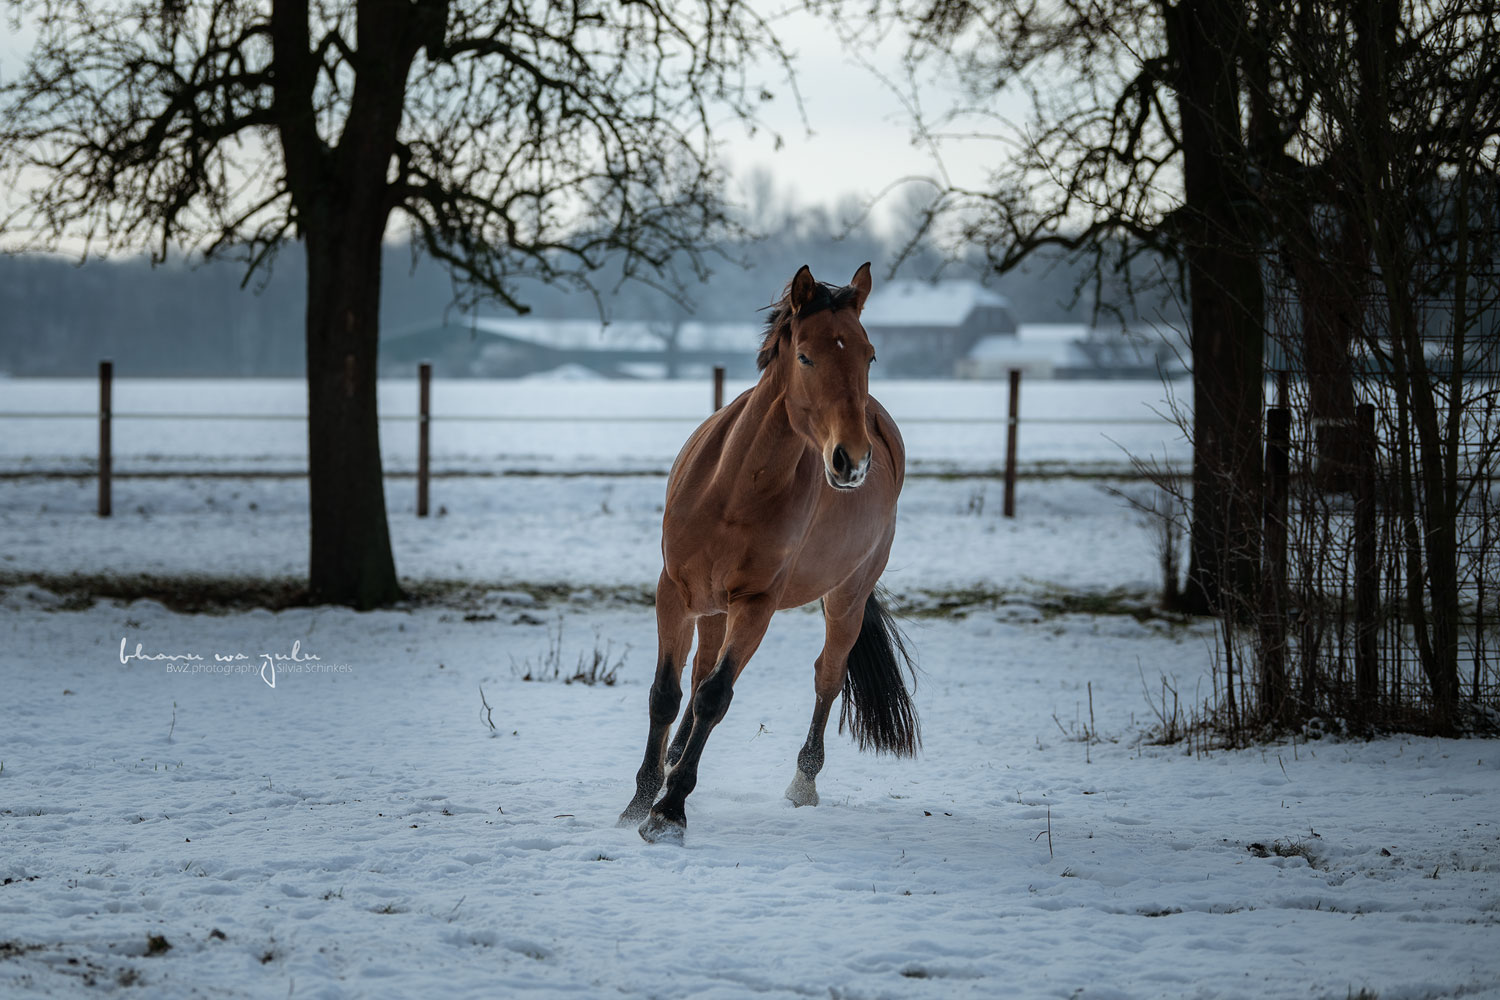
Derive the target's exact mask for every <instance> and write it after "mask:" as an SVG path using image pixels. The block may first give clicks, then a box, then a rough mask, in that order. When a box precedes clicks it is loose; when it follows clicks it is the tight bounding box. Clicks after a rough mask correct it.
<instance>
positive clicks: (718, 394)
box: [714, 365, 724, 413]
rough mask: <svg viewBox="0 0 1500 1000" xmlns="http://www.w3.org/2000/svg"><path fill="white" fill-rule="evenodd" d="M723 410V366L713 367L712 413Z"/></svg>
mask: <svg viewBox="0 0 1500 1000" xmlns="http://www.w3.org/2000/svg"><path fill="white" fill-rule="evenodd" d="M723 408H724V366H723V365H714V412H715V413H718V412H719V411H720V410H722V409H723Z"/></svg>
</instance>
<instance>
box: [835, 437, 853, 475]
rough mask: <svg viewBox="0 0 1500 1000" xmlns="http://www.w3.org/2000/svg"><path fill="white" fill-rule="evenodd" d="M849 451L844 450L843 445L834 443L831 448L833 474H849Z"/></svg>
mask: <svg viewBox="0 0 1500 1000" xmlns="http://www.w3.org/2000/svg"><path fill="white" fill-rule="evenodd" d="M849 469H850V464H849V453H848V452H847V451H845V450H844V446H843V445H841V444H840V445H834V448H833V474H834V475H836V476H839V477H844V476H847V475H849Z"/></svg>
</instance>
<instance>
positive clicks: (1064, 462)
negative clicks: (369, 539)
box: [0, 361, 1181, 517]
mask: <svg viewBox="0 0 1500 1000" xmlns="http://www.w3.org/2000/svg"><path fill="white" fill-rule="evenodd" d="M1021 374H1022V373H1021V372H1020V371H1019V370H1013V371H1011V372H1010V379H1009V385H1008V390H1009V391H1008V394H1007V398H1006V400H1005V403H1006V412H1005V413H1004V414H973V413H968V414H964V413H954V414H948V415H942V414H931V413H929V414H907V415H904V416H903V417H902V418H901V425H902V427H904V428H908V429H916V428H923V429H925V430H926V435H927V442H926V443H927V444H928V445H936V447H935V448H929V449H927V450H926V456H927V457H926V458H925V459H918V460H916V461H914V462H911V463H909V466H908V473H907V474H908V475H909V476H911V477H913V478H929V477H941V478H976V479H981V478H982V479H994V478H1003V479H1004V481H1005V494H1004V502H1003V512H1004V514H1005V515H1006V516H1007V517H1012V516H1014V514H1015V484H1016V480H1017V478H1018V476H1019V475H1020V474H1021V468H1020V462H1019V459H1018V455H1017V452H1018V450H1019V447H1018V443H1017V442H1018V438H1019V435H1018V431H1019V430H1020V429H1022V428H1033V429H1041V430H1040V433H1041V434H1042V435H1043V436H1044V437H1045V436H1047V434H1048V432H1047V431H1046V430H1045V428H1049V427H1055V428H1078V429H1082V428H1094V429H1097V430H1098V431H1099V433H1098V435H1097V436H1098V437H1101V438H1104V439H1106V440H1108V441H1109V442H1110V443H1111V444H1115V446H1116V447H1118V448H1119V454H1118V455H1114V456H1113V460H1109V459H1101V458H1100V457H1099V456H1098V455H1094V456H1093V457H1092V458H1087V457H1080V456H1079V455H1078V454H1077V453H1076V451H1075V452H1074V453H1073V454H1069V449H1068V448H1067V447H1059V442H1058V441H1057V440H1055V439H1054V440H1051V441H1050V442H1041V443H1038V444H1036V445H1031V444H1028V448H1032V447H1035V448H1036V452H1035V453H1039V454H1040V455H1041V457H1040V458H1037V459H1033V460H1031V461H1030V462H1029V463H1028V465H1027V467H1026V468H1025V470H1024V474H1025V476H1026V477H1028V478H1043V477H1046V478H1062V477H1079V476H1096V477H1108V478H1136V477H1142V476H1144V475H1145V473H1144V471H1143V470H1142V468H1141V466H1140V465H1139V463H1137V462H1136V460H1135V459H1134V458H1133V457H1132V454H1131V452H1129V451H1127V450H1126V449H1125V448H1124V447H1123V446H1120V445H1118V444H1116V442H1115V441H1114V439H1113V438H1111V437H1110V435H1109V433H1108V431H1109V430H1112V429H1116V428H1121V427H1134V428H1148V427H1150V428H1159V429H1161V430H1162V431H1163V432H1165V436H1166V437H1168V438H1177V437H1180V435H1181V428H1180V427H1179V425H1178V424H1177V422H1176V420H1175V419H1174V418H1173V416H1172V415H1169V414H1167V413H1163V412H1161V411H1157V410H1154V409H1153V410H1151V411H1150V412H1149V414H1148V415H1144V416H1140V415H1135V416H1124V415H1114V414H1109V415H1107V416H1105V415H1100V414H1097V413H1096V414H1094V415H1081V414H1076V413H1074V414H1069V413H1057V412H1056V411H1055V409H1054V410H1053V412H1051V413H1047V414H1041V415H1030V416H1024V417H1023V416H1022V415H1021V411H1020V408H1019V401H1020V396H1021V391H1020V389H1021V385H1020V382H1021ZM431 381H432V368H431V365H429V364H425V363H424V364H422V365H420V366H418V380H417V382H418V388H419V393H418V398H417V401H416V402H417V406H416V408H415V409H414V410H404V411H403V410H392V409H391V408H390V407H389V404H388V405H387V408H386V410H385V412H384V413H382V414H381V415H380V416H379V418H378V419H379V422H380V423H381V424H382V425H387V426H390V425H395V426H409V425H412V424H415V425H416V429H417V434H416V435H415V438H416V445H417V449H416V455H415V468H414V469H408V468H403V467H402V465H403V464H404V463H403V462H400V461H398V462H390V461H387V462H386V468H385V471H384V475H385V477H386V478H388V479H398V478H412V477H414V478H416V480H417V486H418V502H417V515H418V516H419V517H424V516H426V515H427V513H428V503H427V499H428V487H427V484H428V482H429V480H431V479H451V478H467V477H476V478H488V477H509V476H559V477H573V476H632V475H633V476H641V475H648V476H649V475H665V474H666V473H667V471H668V469H669V467H670V465H671V456H672V455H673V454H675V451H676V447H677V445H679V444H680V439H679V437H678V435H677V434H676V433H675V432H673V433H672V434H671V436H670V437H665V436H663V437H659V438H658V437H654V436H652V435H655V434H657V433H659V432H656V431H651V430H650V428H652V427H655V428H671V427H681V428H683V429H684V430H687V429H691V428H692V427H695V426H697V425H698V424H699V423H701V422H702V421H703V419H705V417H706V416H707V415H708V414H705V413H704V412H703V411H701V410H700V411H698V412H696V413H693V412H681V411H679V412H677V413H665V412H660V410H658V411H657V412H650V410H651V409H654V407H648V408H646V409H647V412H644V413H643V412H639V411H637V412H621V411H616V412H598V411H597V410H596V412H592V413H588V412H572V413H568V412H563V413H546V412H530V413H528V412H511V413H500V412H488V413H486V412H458V413H442V412H438V413H434V412H432V406H431V398H432V394H431V391H430V390H431ZM98 394H99V395H98V408H97V409H83V408H80V407H78V406H77V405H76V404H74V406H72V407H70V408H68V409H55V410H49V409H43V408H39V407H36V406H32V407H26V408H20V407H18V408H15V409H9V410H0V427H3V426H4V425H5V424H7V423H15V422H31V421H45V422H48V423H53V422H83V421H97V423H98V445H97V451H96V454H95V457H92V458H90V457H86V455H87V453H85V454H84V455H80V454H78V452H77V451H74V450H73V447H72V446H71V445H70V446H67V447H66V450H59V449H58V447H57V445H56V444H54V445H53V446H52V447H53V450H51V451H47V450H46V448H45V447H44V448H43V451H42V453H41V454H40V455H37V456H33V455H25V454H22V455H20V456H15V457H16V458H17V459H18V464H16V465H12V466H11V467H8V468H7V467H4V466H0V480H20V479H33V478H43V479H46V478H50V479H60V478H61V479H88V478H97V479H98V485H99V504H98V512H99V514H100V516H103V517H108V516H109V515H110V513H111V510H112V499H111V483H112V481H113V480H114V479H117V478H118V479H175V478H182V479H195V478H215V479H227V478H245V479H264V478H271V479H295V478H300V477H305V476H306V475H307V468H306V464H305V463H306V457H305V456H300V455H295V454H239V455H235V454H233V450H234V449H233V447H232V446H231V447H229V448H228V450H227V451H219V452H217V453H215V454H213V455H212V456H208V455H205V454H204V453H202V452H196V451H195V452H188V451H181V452H175V453H174V452H173V451H172V448H173V442H172V437H173V434H171V433H169V434H167V435H166V436H165V440H164V441H163V444H162V446H161V447H160V448H159V449H158V448H157V447H152V448H151V450H149V451H143V450H142V446H141V443H140V441H139V439H137V441H136V442H134V446H133V448H130V449H127V450H126V452H125V454H124V456H123V457H125V458H126V461H127V463H129V465H130V466H133V467H127V468H124V469H116V468H115V458H116V451H117V448H116V445H115V435H114V429H115V426H116V425H117V424H128V423H146V424H152V423H154V424H157V425H161V424H163V423H168V424H178V425H183V426H186V427H189V428H191V427H192V426H193V425H199V424H204V423H211V424H215V425H218V426H223V425H225V424H231V423H259V424H263V425H276V426H281V427H286V426H287V425H288V424H293V423H305V422H306V421H307V419H308V417H307V411H306V410H305V409H304V408H302V407H298V406H295V405H293V406H288V405H286V403H287V402H288V401H286V400H283V401H282V404H281V408H279V409H272V410H270V411H269V412H268V411H265V410H256V411H251V410H246V409H243V408H235V409H229V410H226V411H224V412H215V411H213V410H211V409H192V408H183V409H155V408H150V407H139V406H138V407H137V408H129V407H126V408H117V407H116V405H115V402H116V401H115V397H114V366H113V364H112V363H111V362H109V361H102V362H100V364H99V377H98ZM724 400H725V396H724V377H723V372H722V371H721V370H716V371H715V373H714V380H713V395H712V402H713V406H712V409H710V410H709V413H712V412H713V411H715V410H717V409H719V408H720V407H722V406H723V404H724ZM595 405H596V407H597V405H598V403H597V401H596V403H595ZM541 408H542V409H546V408H548V407H547V406H545V405H544V406H542V407H541ZM433 425H438V427H439V428H441V427H450V428H453V427H461V426H463V425H470V426H473V427H479V426H483V427H496V426H504V425H512V426H526V427H547V426H551V427H555V428H558V429H559V432H558V433H562V431H561V429H562V428H570V430H569V431H567V432H566V433H567V434H568V435H573V436H574V437H576V435H577V433H578V432H577V431H576V430H572V429H573V428H598V429H599V430H600V431H602V432H604V433H601V434H593V433H589V434H588V438H589V439H591V440H592V441H593V442H595V443H597V442H598V441H599V440H604V439H607V438H608V437H609V435H608V433H607V432H608V430H609V429H610V428H619V427H625V426H631V427H637V428H642V430H643V431H644V432H645V433H646V435H647V436H646V437H645V438H640V437H637V438H634V439H632V440H631V441H630V443H629V444H624V445H623V447H627V448H629V447H634V448H641V449H642V450H641V451H639V452H635V451H631V452H626V453H624V454H617V455H615V456H614V458H613V460H610V459H608V458H601V457H600V456H592V455H585V454H583V453H576V454H575V453H574V452H573V451H570V450H569V449H568V447H567V437H566V435H565V436H564V437H562V438H558V439H555V440H552V441H547V440H545V439H543V440H532V441H525V440H522V441H520V442H513V445H512V446H513V447H516V446H518V447H519V448H520V449H521V450H520V452H517V453H515V454H499V455H495V456H492V457H489V458H484V457H477V455H476V454H470V453H467V452H465V451H464V450H463V449H464V448H465V447H468V448H473V447H474V444H475V439H474V438H473V433H474V432H473V431H468V432H465V431H459V432H458V437H457V438H456V439H452V438H450V439H448V440H447V441H446V442H444V443H445V444H446V445H447V454H445V455H442V456H440V462H441V464H442V466H444V467H441V468H434V462H433V457H434V456H433V452H432V447H431V442H432V437H433V434H434V431H433ZM988 428H993V429H994V430H995V433H994V434H990V433H987V432H986V429H988ZM944 430H948V431H951V433H948V434H945V433H943V432H944ZM436 433H437V434H438V436H439V441H440V442H443V440H444V439H443V437H442V432H441V430H439V431H437V432H436ZM1059 433H1061V434H1063V435H1067V434H1068V431H1067V430H1062V431H1059ZM278 434H279V432H278ZM934 435H936V437H934ZM919 436H920V435H919ZM280 437H281V438H282V447H285V446H286V444H287V443H289V441H290V439H286V438H285V436H284V435H280ZM454 440H456V441H457V442H458V444H457V451H455V448H454V444H453V442H454ZM483 440H484V441H485V442H486V443H488V442H489V441H490V440H491V438H490V437H489V435H488V434H486V435H485V437H484V438H483ZM155 441H156V438H155V437H153V438H152V439H151V442H152V444H153V445H154V443H155ZM223 443H224V442H223V441H222V440H220V441H219V442H218V444H220V445H222V444H223ZM176 446H177V447H178V448H182V447H184V446H183V444H182V442H181V441H178V442H177V443H176ZM1148 446H1149V445H1148ZM188 447H191V446H188ZM528 449H529V451H528ZM397 450H398V451H402V450H404V449H403V448H401V447H399V446H398V449H397ZM1085 450H1086V449H1085ZM997 451H998V452H999V453H998V454H997ZM945 454H946V455H947V457H944V455H945ZM1001 454H1003V459H1002V460H1000V461H997V459H1000V456H1001ZM956 455H961V456H962V457H961V458H958V459H955V457H954V456H956ZM387 457H388V458H389V456H387ZM408 461H409V459H408ZM229 463H234V464H235V465H237V466H239V467H237V468H236V467H230V464H229ZM518 465H519V466H520V467H517V466H518ZM1151 466H1152V470H1153V474H1156V475H1161V474H1163V472H1165V473H1166V474H1181V470H1179V469H1176V468H1173V467H1172V465H1171V463H1163V462H1161V461H1153V462H1152V463H1151Z"/></svg>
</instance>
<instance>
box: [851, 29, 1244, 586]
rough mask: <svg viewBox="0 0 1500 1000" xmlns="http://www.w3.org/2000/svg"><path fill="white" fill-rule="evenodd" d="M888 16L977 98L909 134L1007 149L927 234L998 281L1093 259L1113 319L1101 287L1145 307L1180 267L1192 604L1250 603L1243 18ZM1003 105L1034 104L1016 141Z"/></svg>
mask: <svg viewBox="0 0 1500 1000" xmlns="http://www.w3.org/2000/svg"><path fill="white" fill-rule="evenodd" d="M884 13H885V14H886V15H887V17H888V18H894V19H896V20H898V21H900V22H901V23H903V24H904V25H905V26H906V27H907V30H908V31H909V32H910V35H911V47H910V49H909V53H908V58H909V60H911V62H913V63H916V64H923V63H929V62H936V63H940V64H943V65H947V66H950V67H951V68H952V69H953V70H955V71H956V72H957V74H958V76H959V78H960V79H961V80H962V81H963V83H964V85H965V89H966V97H965V99H964V100H963V101H962V102H961V103H960V104H959V106H957V107H956V108H953V109H951V110H949V111H947V112H946V113H944V114H941V115H939V116H937V117H935V118H925V119H921V120H919V121H918V122H917V127H918V130H919V132H920V133H921V134H922V136H923V137H924V138H925V139H926V140H927V141H928V142H930V143H931V144H932V145H933V146H934V147H935V148H941V146H942V144H943V143H944V141H946V140H948V139H952V138H966V139H972V138H974V137H976V136H980V137H982V136H991V137H1003V138H1006V139H1007V140H1008V142H1009V145H1008V146H1007V147H1006V149H1005V152H1004V153H1003V154H1002V156H1001V158H1000V160H999V162H997V163H996V165H995V167H994V169H993V170H992V171H991V172H990V175H989V178H988V180H987V182H986V183H985V184H983V185H982V186H979V187H967V188H966V187H964V186H962V185H959V184H956V183H954V182H952V181H951V180H950V179H948V178H946V177H942V178H939V180H938V184H937V187H938V190H939V191H940V195H941V196H940V198H939V199H938V200H937V201H935V202H933V203H932V207H931V209H930V211H929V213H928V221H929V223H937V222H939V221H940V220H941V219H943V218H945V217H952V216H954V215H957V216H959V217H962V218H964V219H965V220H966V221H964V222H963V223H962V224H961V225H960V226H959V228H958V229H957V231H956V232H955V233H953V234H952V235H951V237H950V242H951V243H952V244H953V245H955V246H958V247H965V248H966V247H970V246H980V247H983V248H984V250H985V253H986V254H987V256H988V259H989V263H990V265H991V266H992V267H993V268H994V269H995V270H997V271H1000V272H1006V271H1009V270H1011V269H1013V268H1015V267H1018V266H1020V265H1021V264H1022V263H1023V262H1024V261H1026V260H1028V259H1030V258H1032V257H1034V256H1036V255H1039V254H1046V253H1055V252H1059V251H1060V252H1064V253H1067V254H1068V255H1070V256H1072V257H1073V258H1075V259H1079V258H1082V259H1086V260H1088V261H1089V263H1090V268H1089V274H1090V280H1091V282H1092V285H1093V289H1092V292H1093V294H1092V298H1093V301H1094V302H1095V303H1098V304H1101V305H1102V304H1104V303H1106V302H1108V301H1110V299H1111V297H1112V296H1109V295H1105V294H1102V292H1103V290H1104V288H1105V286H1106V284H1111V283H1112V284H1114V285H1115V290H1117V291H1118V290H1123V291H1124V293H1125V295H1126V296H1127V298H1129V297H1130V296H1132V295H1133V294H1134V292H1135V291H1136V287H1135V286H1136V283H1137V281H1138V279H1139V278H1140V276H1141V274H1142V273H1143V272H1142V270H1141V269H1140V268H1139V267H1138V266H1137V264H1138V262H1140V261H1141V260H1143V259H1153V260H1157V261H1167V262H1169V269H1168V270H1167V271H1166V272H1165V273H1161V272H1158V274H1157V277H1158V278H1159V279H1163V280H1166V281H1169V282H1171V283H1172V284H1173V286H1174V287H1175V288H1176V289H1177V290H1178V291H1179V292H1180V293H1181V294H1183V295H1184V296H1185V297H1186V299H1187V300H1188V302H1189V303H1190V337H1191V348H1192V354H1193V381H1194V400H1195V407H1194V417H1193V421H1194V423H1193V436H1194V467H1193V497H1192V514H1191V517H1192V531H1191V537H1190V567H1189V579H1188V588H1187V590H1186V592H1185V594H1184V595H1183V600H1184V603H1185V604H1186V605H1187V606H1189V607H1191V608H1193V609H1195V610H1200V611H1222V610H1224V609H1225V608H1227V607H1229V606H1231V605H1233V604H1235V603H1236V602H1237V601H1239V600H1241V599H1243V598H1247V597H1249V596H1250V595H1253V594H1254V592H1255V588H1256V581H1257V579H1258V575H1257V574H1258V568H1257V567H1258V560H1259V514H1258V506H1257V505H1258V501H1257V499H1256V498H1257V497H1258V490H1259V479H1260V461H1261V459H1260V441H1261V431H1260V411H1261V402H1262V401H1261V396H1262V391H1261V368H1262V351H1263V344H1264V322H1263V303H1262V288H1261V274H1260V264H1259V250H1258V247H1259V241H1260V232H1261V230H1262V228H1263V225H1262V222H1261V217H1260V215H1261V213H1260V209H1259V206H1258V205H1257V204H1256V203H1255V201H1254V199H1253V198H1251V197H1250V193H1249V187H1248V185H1249V174H1248V172H1247V167H1248V165H1249V164H1248V156H1247V152H1246V140H1245V136H1244V134H1243V131H1242V126H1241V116H1240V114H1239V107H1240V94H1241V88H1240V81H1239V74H1240V69H1239V65H1240V53H1241V51H1242V49H1243V47H1244V45H1245V43H1246V41H1247V28H1246V19H1247V9H1246V6H1245V4H1244V3H1243V2H1242V0H1180V2H1170V0H1110V2H1104V3H1099V2H1082V0H1059V2H1057V3H1052V4H1045V5H1044V4H1035V3H1028V2H1019V0H894V2H892V3H889V4H887V5H886V6H885V8H884ZM878 20H879V19H878ZM909 75H910V77H911V78H912V79H915V78H917V76H918V74H916V73H914V72H913V73H911V74H909ZM1004 93H1020V94H1021V95H1023V96H1024V98H1025V100H1026V102H1027V103H1028V104H1029V116H1028V118H1027V121H1026V122H1025V127H1024V128H1022V129H1017V128H1016V127H1015V123H1013V122H1010V121H1008V120H1007V118H1006V115H1005V112H1004V110H1003V108H1002V107H1000V106H999V105H997V103H996V101H997V96H998V95H1001V94H1004ZM910 104H911V107H913V108H914V109H917V108H920V107H921V106H922V102H921V101H919V100H915V99H914V100H912V101H911V102H910ZM1080 291H1083V289H1080Z"/></svg>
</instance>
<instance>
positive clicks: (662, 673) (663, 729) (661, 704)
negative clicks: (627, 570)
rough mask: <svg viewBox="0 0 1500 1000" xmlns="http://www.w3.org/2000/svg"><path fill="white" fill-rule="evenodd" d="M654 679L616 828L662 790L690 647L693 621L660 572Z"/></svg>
mask: <svg viewBox="0 0 1500 1000" xmlns="http://www.w3.org/2000/svg"><path fill="white" fill-rule="evenodd" d="M656 643H657V656H656V680H655V681H653V682H652V684H651V704H650V714H651V726H650V728H649V730H648V731H647V733H646V755H645V758H644V759H643V760H642V761H641V767H640V770H639V771H637V772H636V775H635V796H634V797H633V798H632V799H631V800H630V804H629V805H628V806H626V807H625V811H624V812H622V813H620V819H619V822H618V824H617V825H619V826H635V825H636V824H637V823H639V822H641V820H643V819H645V818H646V815H647V814H648V813H649V812H650V811H651V803H652V802H653V801H655V799H656V793H657V792H659V791H661V785H662V777H663V775H664V773H665V768H664V767H663V763H664V760H663V758H664V757H665V756H666V749H667V733H668V731H669V730H670V729H671V726H672V720H673V719H675V718H677V709H678V707H679V706H680V705H681V704H682V667H683V664H684V663H686V662H687V657H688V651H689V650H691V649H692V647H693V619H692V617H691V616H689V615H688V613H687V605H686V603H685V602H684V601H683V599H682V595H681V593H680V592H679V591H678V589H677V585H676V584H674V583H673V582H672V581H671V580H669V579H668V578H667V575H666V573H665V572H663V573H662V576H661V580H660V581H659V582H658V583H657V585H656Z"/></svg>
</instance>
